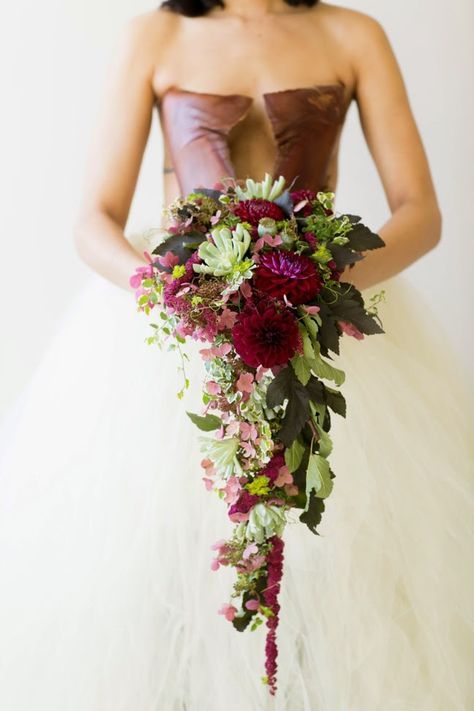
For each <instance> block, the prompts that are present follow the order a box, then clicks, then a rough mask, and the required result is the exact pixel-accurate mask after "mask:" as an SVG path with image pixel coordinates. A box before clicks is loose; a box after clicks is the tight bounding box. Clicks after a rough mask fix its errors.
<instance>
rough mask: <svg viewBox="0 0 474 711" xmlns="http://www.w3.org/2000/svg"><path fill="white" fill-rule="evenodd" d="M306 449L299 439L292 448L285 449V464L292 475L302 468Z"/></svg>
mask: <svg viewBox="0 0 474 711" xmlns="http://www.w3.org/2000/svg"><path fill="white" fill-rule="evenodd" d="M305 449H306V447H305V446H304V444H302V443H301V442H300V441H299V439H295V441H294V442H293V443H292V444H291V445H290V447H287V448H286V449H285V464H286V466H287V467H288V469H289V470H290V472H291V473H292V474H293V472H295V471H296V470H297V469H298V467H299V466H300V464H301V462H302V460H303V455H304V453H305Z"/></svg>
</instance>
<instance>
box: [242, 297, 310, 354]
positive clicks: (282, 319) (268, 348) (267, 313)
mask: <svg viewBox="0 0 474 711" xmlns="http://www.w3.org/2000/svg"><path fill="white" fill-rule="evenodd" d="M232 340H233V342H234V348H235V350H236V351H237V353H238V354H239V356H240V357H241V358H242V360H243V361H244V363H246V364H247V365H249V366H251V367H252V368H258V366H259V365H262V366H263V367H264V368H273V366H275V365H283V364H285V363H288V361H289V360H290V358H292V357H293V356H294V354H295V352H296V350H297V348H298V346H299V344H300V334H299V330H298V324H297V322H296V319H295V317H294V316H293V314H292V313H291V311H290V310H289V309H287V308H284V307H283V305H281V304H279V303H278V302H274V301H272V300H270V299H262V300H261V301H259V302H250V301H249V302H247V304H246V306H245V307H244V309H243V310H242V311H241V312H240V314H239V315H238V316H237V318H236V321H235V324H234V327H233V328H232Z"/></svg>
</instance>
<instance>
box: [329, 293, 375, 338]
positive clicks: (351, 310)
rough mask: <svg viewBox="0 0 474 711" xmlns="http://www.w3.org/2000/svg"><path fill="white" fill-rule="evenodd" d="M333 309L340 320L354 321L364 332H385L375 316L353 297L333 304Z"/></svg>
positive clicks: (370, 333) (369, 333)
mask: <svg viewBox="0 0 474 711" xmlns="http://www.w3.org/2000/svg"><path fill="white" fill-rule="evenodd" d="M331 311H332V312H333V314H334V316H336V318H337V319H338V320H340V321H348V322H349V323H353V324H354V326H355V327H356V328H358V329H359V331H361V332H362V333H366V334H367V335H372V334H374V333H384V330H383V328H382V327H381V326H380V325H379V324H378V323H377V321H376V320H375V318H374V317H373V316H372V315H371V314H369V313H367V312H366V310H365V309H364V307H363V306H361V305H360V304H359V303H358V302H357V301H354V300H353V299H344V301H341V302H336V303H335V304H333V305H332V306H331Z"/></svg>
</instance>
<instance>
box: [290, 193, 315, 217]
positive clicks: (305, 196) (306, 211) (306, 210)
mask: <svg viewBox="0 0 474 711" xmlns="http://www.w3.org/2000/svg"><path fill="white" fill-rule="evenodd" d="M290 197H291V201H292V203H293V205H297V204H298V203H299V202H302V200H308V202H307V203H306V205H304V207H302V208H301V210H298V213H297V214H298V215H302V216H303V217H308V215H311V213H312V212H313V206H312V204H311V201H312V200H316V193H315V192H313V191H312V190H304V189H303V190H294V191H293V192H290Z"/></svg>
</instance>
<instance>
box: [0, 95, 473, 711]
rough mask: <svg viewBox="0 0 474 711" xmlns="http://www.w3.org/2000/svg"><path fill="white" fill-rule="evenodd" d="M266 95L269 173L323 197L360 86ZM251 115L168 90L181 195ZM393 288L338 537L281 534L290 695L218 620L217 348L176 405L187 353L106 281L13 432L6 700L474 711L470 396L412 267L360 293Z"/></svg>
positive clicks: (339, 457) (91, 288) (163, 114)
mask: <svg viewBox="0 0 474 711" xmlns="http://www.w3.org/2000/svg"><path fill="white" fill-rule="evenodd" d="M263 98H264V106H265V110H266V111H267V113H268V117H269V120H270V124H271V127H272V131H273V137H274V140H275V146H276V152H275V156H276V157H275V165H274V171H273V172H274V174H275V175H280V174H282V175H284V176H285V177H286V178H287V181H288V183H289V182H290V181H291V180H293V179H296V183H295V187H310V188H313V189H316V190H319V189H324V188H325V187H326V181H327V171H328V166H329V161H330V157H331V153H332V151H333V149H334V146H335V142H336V140H337V136H338V132H339V131H340V129H341V127H342V125H343V121H344V117H345V115H346V111H347V107H348V101H349V100H348V98H347V97H346V92H345V87H344V85H343V84H328V85H315V86H311V87H301V88H296V89H288V90H283V91H279V92H271V93H267V94H264V95H263ZM251 104H252V98H251V97H247V96H243V95H239V94H229V95H216V94H206V93H198V92H192V91H187V90H183V89H179V88H172V89H170V90H169V91H168V92H166V94H165V95H164V96H163V97H162V100H161V101H160V105H159V110H160V118H161V124H162V130H163V134H164V136H165V137H166V139H167V141H168V143H169V147H170V153H171V157H172V160H173V164H174V167H175V170H176V175H177V178H178V181H179V186H180V190H181V194H185V193H187V192H189V191H191V190H193V189H194V188H196V187H199V186H201V185H205V186H208V187H209V186H211V185H213V184H215V183H216V182H219V181H220V180H221V178H222V177H223V176H232V175H234V174H235V172H234V169H233V165H232V161H231V158H230V150H229V141H230V138H229V137H230V134H231V130H232V128H233V127H234V126H235V125H236V124H237V123H238V122H239V121H242V120H244V119H245V117H246V116H247V113H248V112H249V110H250V107H251ZM240 177H245V176H240ZM254 177H255V176H254ZM129 239H131V240H133V239H135V238H132V237H129ZM134 244H136V245H139V244H140V245H141V243H140V242H139V240H138V237H137V238H136V240H135V242H134ZM380 288H384V289H385V291H386V297H387V298H386V301H385V302H384V303H382V305H381V308H380V313H381V316H382V320H383V324H384V329H385V333H384V334H383V335H377V336H373V337H370V338H368V339H365V340H364V341H363V342H359V341H357V340H355V339H349V338H344V339H343V343H342V348H341V355H340V357H339V359H338V363H337V364H338V365H340V367H342V368H343V369H344V370H345V371H346V374H347V377H346V383H345V384H344V386H343V392H344V394H345V396H346V399H347V405H348V408H347V409H348V413H347V418H346V419H345V420H344V419H342V418H337V417H334V418H333V427H332V437H333V441H334V450H333V453H332V454H331V463H332V468H333V469H334V472H335V474H336V478H335V484H334V490H333V492H332V494H331V496H330V498H329V499H328V501H327V504H326V511H325V513H324V517H323V521H322V523H321V525H320V528H319V531H320V535H319V536H315V535H313V534H312V533H311V532H310V531H309V530H308V528H307V527H306V526H305V525H303V524H302V523H301V522H299V521H298V518H297V515H295V516H294V520H293V521H290V522H289V523H288V525H287V527H286V529H285V532H284V538H285V559H284V571H283V580H282V587H281V594H280V605H281V613H280V624H279V627H278V634H277V641H278V647H279V657H278V691H277V694H276V696H275V697H274V698H272V697H270V695H269V693H268V689H267V687H266V686H264V685H263V684H262V683H261V680H260V677H261V676H262V675H263V673H264V668H263V662H264V641H265V639H264V638H265V635H264V632H263V630H262V629H257V630H256V631H254V632H250V631H249V630H247V631H245V632H244V633H238V632H237V631H236V630H235V629H234V628H233V627H232V625H231V624H230V623H229V622H228V621H227V620H225V619H224V617H223V616H222V615H220V614H218V610H219V608H220V607H221V606H222V604H223V603H225V602H228V601H229V593H230V591H231V588H232V583H233V579H234V578H233V573H232V571H231V570H228V569H226V568H221V569H220V570H218V571H212V570H211V560H212V558H213V551H212V550H211V545H212V544H213V543H215V542H216V541H217V540H219V539H221V538H226V537H227V536H228V535H230V534H231V531H232V527H233V524H231V522H230V521H229V520H228V518H227V514H226V508H225V506H224V505H223V503H222V502H220V501H218V500H217V499H216V498H214V497H212V496H211V495H210V493H209V492H208V491H207V490H206V488H205V485H204V483H203V481H202V473H201V472H202V470H201V468H200V461H201V459H202V454H201V452H200V451H199V444H198V436H197V435H198V433H197V430H196V428H195V426H194V425H193V424H192V423H191V421H190V420H189V418H188V417H187V416H186V413H185V411H186V410H189V411H194V412H197V411H199V410H200V388H201V382H202V378H203V376H204V367H203V364H202V362H201V359H200V356H199V354H198V350H199V348H200V347H202V344H196V343H190V344H189V345H188V347H187V349H186V350H187V352H188V354H189V356H190V359H189V362H188V365H187V375H188V377H189V378H190V381H191V386H190V389H189V391H187V392H186V394H185V396H184V400H182V401H180V400H178V398H177V397H176V393H177V392H178V390H179V389H180V387H181V377H182V376H181V373H180V372H179V370H178V368H177V366H178V362H177V359H176V355H175V354H174V353H173V352H168V351H166V350H164V351H159V350H157V349H155V348H153V347H150V346H148V345H147V344H146V343H145V338H146V336H147V335H149V333H150V328H149V323H148V319H147V317H145V316H144V315H143V314H139V313H137V312H136V307H135V303H134V300H133V296H132V295H131V293H128V292H126V291H125V290H121V289H119V288H118V287H115V286H113V285H111V284H110V283H109V282H107V281H106V280H104V279H102V277H99V276H97V275H93V276H92V277H91V280H90V283H89V284H88V285H87V286H86V287H85V288H84V289H83V290H82V291H81V292H80V293H79V294H78V295H77V297H76V299H75V301H74V303H73V304H72V305H71V307H70V309H69V310H68V312H67V314H66V315H65V316H64V318H63V321H62V322H61V323H60V324H59V325H58V330H57V334H56V336H55V338H54V340H52V341H51V343H50V346H49V349H48V351H47V352H46V353H45V355H44V357H43V360H42V362H41V364H40V366H39V367H38V368H37V370H36V371H35V374H34V376H33V378H32V379H31V381H30V382H29V383H28V384H27V385H26V386H25V388H24V390H23V391H22V393H21V395H20V396H19V397H18V399H17V401H16V402H15V404H14V406H13V407H12V408H11V410H10V411H9V413H8V415H7V416H6V417H5V418H4V420H3V422H2V428H1V443H0V452H1V466H0V472H1V473H0V577H1V584H0V708H1V709H2V710H3V711H185V710H186V711H222V709H227V710H228V711H270V709H273V710H277V711H283V710H285V711H303V710H304V711H472V709H474V675H473V673H472V660H473V659H474V635H473V630H474V620H473V613H474V607H473V603H472V601H473V597H474V596H473V593H474V585H473V583H474V566H473V554H472V551H473V550H474V530H473V520H474V516H473V513H474V505H473V499H474V481H473V464H472V463H473V451H472V445H471V442H470V437H469V418H470V417H471V401H470V400H469V398H468V395H467V393H466V383H465V382H464V379H463V377H462V373H461V371H460V369H459V368H457V367H453V363H455V362H456V360H455V355H453V354H452V353H450V352H448V349H447V347H446V345H445V343H444V342H443V341H442V337H441V335H439V333H438V330H437V328H435V327H434V324H437V317H436V314H433V313H432V311H431V309H430V307H429V305H427V304H425V303H423V299H422V297H420V295H419V294H418V293H415V292H414V290H413V288H412V287H410V286H409V285H408V284H407V283H406V281H405V279H404V278H403V277H402V276H400V277H396V278H394V279H390V280H388V281H386V282H384V283H382V284H378V285H377V287H375V288H373V289H368V290H366V292H365V294H364V296H366V297H370V296H371V294H372V293H374V292H375V291H379V290H380Z"/></svg>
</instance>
